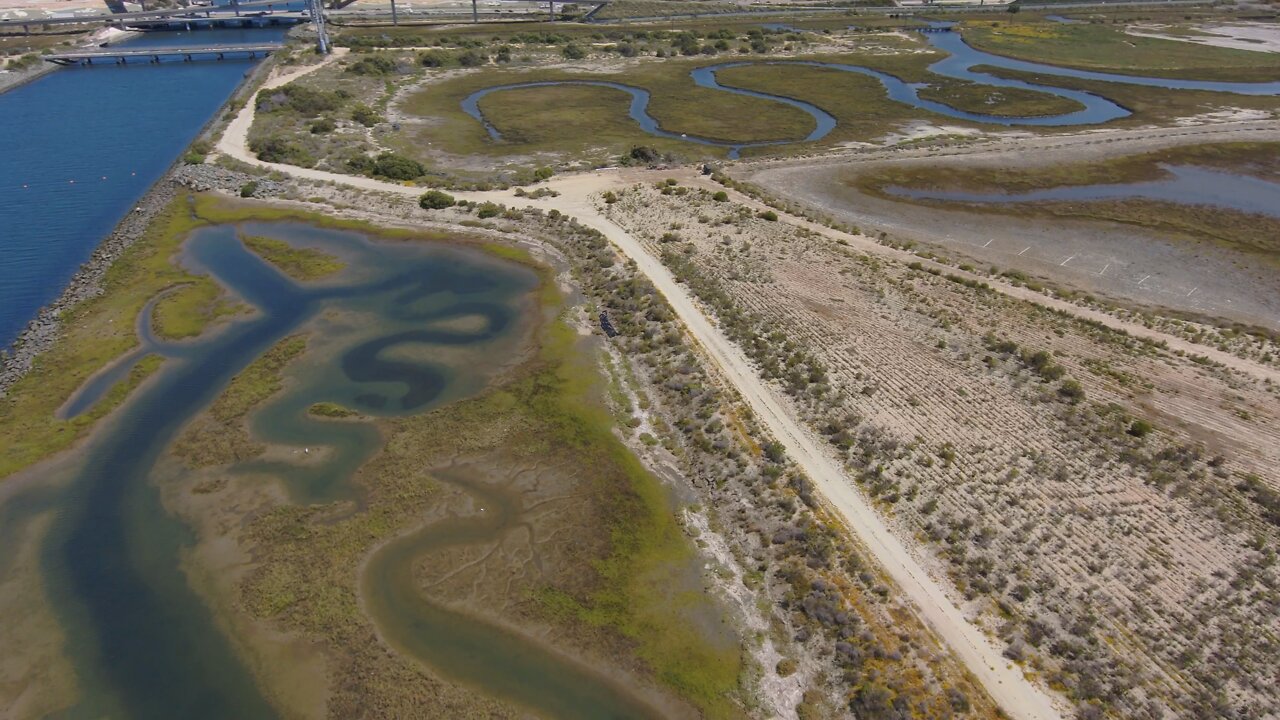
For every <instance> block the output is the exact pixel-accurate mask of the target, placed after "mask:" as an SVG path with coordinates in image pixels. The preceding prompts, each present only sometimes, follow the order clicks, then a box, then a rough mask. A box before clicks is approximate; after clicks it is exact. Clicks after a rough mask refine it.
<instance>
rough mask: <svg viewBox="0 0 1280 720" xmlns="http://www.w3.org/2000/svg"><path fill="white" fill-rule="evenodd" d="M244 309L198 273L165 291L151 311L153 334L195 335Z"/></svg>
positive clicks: (169, 336)
mask: <svg viewBox="0 0 1280 720" xmlns="http://www.w3.org/2000/svg"><path fill="white" fill-rule="evenodd" d="M243 311H244V305H242V304H240V303H239V302H236V301H234V300H231V299H230V298H228V297H227V295H226V293H224V292H223V290H222V288H221V287H219V286H218V284H217V283H216V282H214V281H213V280H212V279H210V278H209V277H207V276H201V277H199V278H197V279H196V280H193V281H192V282H189V283H186V284H183V285H181V286H179V287H177V288H175V289H174V290H172V291H170V292H169V293H166V294H165V296H164V297H163V298H161V299H160V301H159V302H157V303H156V306H155V308H154V309H153V311H152V314H151V326H152V329H153V330H154V331H155V333H156V335H157V336H159V337H162V338H165V339H167V340H181V339H183V338H191V337H196V336H198V335H200V334H201V333H203V332H204V331H205V328H207V327H209V325H211V324H213V323H215V322H217V321H218V320H219V319H221V318H224V317H228V316H231V315H236V314H239V313H241V312H243Z"/></svg>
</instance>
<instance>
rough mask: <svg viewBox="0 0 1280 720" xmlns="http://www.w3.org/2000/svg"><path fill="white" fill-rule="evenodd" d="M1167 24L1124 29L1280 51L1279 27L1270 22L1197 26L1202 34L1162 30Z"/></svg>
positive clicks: (1237, 47)
mask: <svg viewBox="0 0 1280 720" xmlns="http://www.w3.org/2000/svg"><path fill="white" fill-rule="evenodd" d="M1166 27H1167V26H1165V25H1134V26H1132V27H1126V28H1125V31H1124V32H1125V34H1126V35H1134V36H1136V37H1150V38H1160V39H1161V40H1175V41H1177V42H1189V43H1196V44H1197V45H1212V46H1214V47H1221V48H1230V49H1232V50H1253V51H1254V52H1280V26H1276V25H1267V24H1249V25H1233V24H1224V25H1197V26H1196V27H1195V28H1193V29H1194V30H1196V31H1198V32H1200V33H1203V34H1201V35H1172V34H1168V33H1164V32H1162V30H1164V29H1165V28H1166Z"/></svg>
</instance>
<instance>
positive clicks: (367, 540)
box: [243, 321, 742, 717]
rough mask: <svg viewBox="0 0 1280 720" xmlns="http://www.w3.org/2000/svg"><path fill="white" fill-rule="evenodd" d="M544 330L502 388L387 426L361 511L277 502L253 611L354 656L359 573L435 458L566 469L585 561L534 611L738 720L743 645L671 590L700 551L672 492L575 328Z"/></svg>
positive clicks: (422, 495)
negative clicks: (623, 421)
mask: <svg viewBox="0 0 1280 720" xmlns="http://www.w3.org/2000/svg"><path fill="white" fill-rule="evenodd" d="M540 334H541V344H540V346H539V350H538V353H537V356H536V358H535V359H534V360H532V361H531V364H530V365H527V366H526V367H524V368H521V369H520V370H518V371H516V373H515V375H514V377H513V378H512V379H511V380H509V381H508V382H505V383H503V384H501V385H500V386H498V387H495V388H493V389H491V390H489V391H488V392H486V393H485V394H483V395H481V396H480V397H477V398H473V399H471V400H466V401H463V402H459V403H455V404H453V405H450V406H446V407H444V408H441V409H439V410H437V411H434V412H431V413H427V414H425V415H421V416H413V417H408V418H398V419H395V420H390V421H387V422H386V423H385V424H383V427H384V428H385V429H386V431H387V434H388V442H387V445H386V447H385V448H384V450H383V451H382V452H381V453H379V455H378V456H377V457H376V458H375V459H374V460H373V461H371V463H370V464H369V465H367V466H366V467H364V468H362V469H361V471H360V472H359V476H358V480H359V482H360V483H361V484H362V486H363V488H364V490H365V503H364V509H363V510H362V511H361V512H359V513H357V514H355V515H353V516H350V517H346V518H344V519H341V520H338V521H333V520H332V518H331V517H330V509H329V508H325V507H316V508H298V507H282V508H279V509H277V510H274V511H272V512H270V513H268V514H267V515H265V516H263V517H262V518H260V519H259V520H257V521H255V523H254V525H253V528H252V533H253V537H254V539H255V541H256V542H257V543H258V545H259V546H260V554H261V557H262V558H263V564H262V565H261V567H259V568H258V569H257V570H256V571H255V572H254V573H253V574H252V575H251V577H250V578H249V580H248V582H247V583H246V584H245V586H244V588H243V601H244V602H245V604H246V606H247V607H248V608H249V609H250V610H252V611H253V612H254V613H255V614H257V615H259V616H262V617H277V618H281V619H284V620H286V621H287V622H289V623H290V624H293V625H296V626H297V627H300V628H303V629H305V630H306V631H308V632H310V633H316V634H319V635H321V636H323V637H325V638H326V639H328V640H329V641H330V642H332V643H333V644H334V645H336V646H337V647H339V648H347V647H349V644H350V643H352V642H353V641H354V638H355V637H356V636H357V635H358V634H359V627H360V626H361V625H363V624H365V623H367V620H365V619H364V618H363V616H362V615H361V613H360V610H359V603H358V601H357V594H358V584H357V579H356V575H357V573H356V568H357V567H358V565H359V564H360V562H361V560H362V558H363V557H364V556H365V555H366V554H367V553H368V552H369V551H371V550H372V549H373V548H374V547H376V546H377V545H378V544H379V543H380V542H382V541H383V540H385V539H388V538H390V537H393V536H394V535H396V534H397V533H399V532H401V531H402V530H403V529H404V528H406V527H410V526H412V525H413V524H414V523H415V522H417V521H418V520H417V519H418V518H420V517H421V514H422V512H423V511H424V508H425V507H426V506H427V504H428V503H430V502H431V501H432V498H433V496H434V493H435V489H436V487H437V485H436V481H435V480H434V479H432V477H431V475H430V470H429V468H430V467H432V465H433V464H436V463H447V462H449V460H450V459H451V458H454V457H475V456H486V457H496V458H504V457H505V458H509V459H510V460H515V461H516V462H518V463H519V464H520V465H521V466H523V465H525V464H528V463H535V464H542V463H546V464H548V465H557V464H564V463H568V464H570V467H572V468H574V469H575V471H577V470H580V472H581V474H582V476H583V477H584V478H587V479H585V480H583V483H584V487H583V488H582V489H581V493H582V495H583V496H584V497H583V498H582V499H581V500H580V502H582V503H583V508H582V511H581V512H579V513H576V516H577V519H576V520H575V521H574V522H575V533H578V534H579V535H580V536H581V540H580V542H579V545H580V552H581V553H583V554H584V555H585V557H584V558H583V559H584V561H585V562H586V563H587V564H585V565H584V566H582V567H563V568H558V569H556V570H555V571H553V573H552V574H553V575H554V576H555V578H556V580H555V581H554V584H552V585H549V586H545V587H540V588H536V589H533V590H532V597H533V599H534V600H535V601H536V603H537V607H538V610H537V612H536V613H535V615H536V616H537V617H539V618H541V620H542V621H544V622H550V623H552V624H555V625H560V626H563V627H565V629H566V631H568V632H570V633H571V634H572V635H573V636H574V637H578V638H587V640H588V644H589V645H590V646H592V647H595V648H596V649H597V650H599V649H600V648H601V647H603V648H604V649H605V650H606V651H608V652H611V653H612V652H623V653H629V652H634V654H635V656H637V657H638V658H639V659H640V660H641V661H643V663H644V665H645V666H647V667H648V668H649V669H650V670H651V671H652V673H653V675H654V676H655V677H656V678H657V679H658V680H660V681H661V682H662V683H664V684H666V685H668V686H670V687H671V688H672V689H674V690H675V691H677V692H678V693H680V694H681V695H682V696H684V697H686V698H688V699H689V700H691V701H693V702H694V703H695V704H697V705H698V706H699V707H700V708H701V709H702V710H703V711H704V712H705V713H706V714H707V715H708V716H709V717H731V716H732V715H733V712H732V708H733V707H734V706H733V704H732V700H731V699H730V697H731V695H732V693H733V692H734V691H735V689H736V687H737V683H738V675H739V672H740V671H741V667H742V660H741V657H740V651H739V648H738V646H737V645H736V644H731V645H729V646H727V647H720V646H719V645H718V644H716V643H710V642H708V640H707V638H706V635H705V633H704V632H703V630H702V629H701V628H700V627H698V626H697V625H696V623H694V622H693V621H692V620H691V613H690V610H691V608H692V609H696V608H700V607H705V605H706V603H708V602H710V601H709V600H708V599H707V598H706V597H705V596H703V595H701V594H696V593H695V594H689V593H675V594H673V593H671V592H670V591H669V589H670V588H671V587H672V582H671V579H672V578H675V577H677V576H679V575H680V574H681V573H682V572H683V570H684V569H685V568H687V567H688V566H689V563H690V562H691V561H692V560H693V554H692V549H691V547H690V546H689V545H688V543H687V541H686V540H685V539H684V537H683V535H682V534H681V531H680V528H679V527H678V525H677V524H676V522H675V520H674V516H673V513H672V509H671V507H670V505H669V504H668V502H667V499H666V497H665V493H664V491H663V489H662V487H661V486H660V485H659V484H658V482H657V481H656V480H655V479H654V478H653V477H652V476H651V475H649V473H648V472H647V471H645V470H644V468H643V467H642V466H641V465H640V463H639V461H638V460H637V459H636V458H635V457H634V456H633V455H631V453H630V452H629V451H628V450H627V449H626V447H625V446H623V445H622V444H621V443H620V442H619V441H618V440H617V439H616V438H614V436H613V434H612V432H611V431H610V428H611V427H612V419H611V418H610V417H609V416H608V413H607V411H606V410H604V408H603V407H602V406H601V405H600V404H599V402H598V400H597V397H596V394H597V391H598V387H597V385H598V378H597V377H596V373H595V368H594V367H593V366H592V363H591V360H590V358H589V357H588V356H586V355H584V354H583V353H582V352H581V349H580V348H579V346H578V336H577V334H576V333H575V332H574V331H573V330H572V329H570V328H569V327H568V326H566V325H564V324H563V323H561V322H558V321H556V322H552V323H549V324H546V325H544V327H543V328H542V330H541V333H540ZM510 460H508V461H510ZM531 466H533V465H531ZM583 628H585V631H584V630H583Z"/></svg>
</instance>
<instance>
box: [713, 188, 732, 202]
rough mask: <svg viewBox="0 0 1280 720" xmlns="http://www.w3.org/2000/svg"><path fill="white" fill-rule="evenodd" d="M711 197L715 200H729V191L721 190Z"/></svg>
mask: <svg viewBox="0 0 1280 720" xmlns="http://www.w3.org/2000/svg"><path fill="white" fill-rule="evenodd" d="M711 199H712V200H715V201H716V202H729V193H727V192H725V191H723V190H721V191H720V192H718V193H716V194H715V195H712V196H711Z"/></svg>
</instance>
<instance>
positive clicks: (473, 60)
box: [458, 50, 489, 67]
mask: <svg viewBox="0 0 1280 720" xmlns="http://www.w3.org/2000/svg"><path fill="white" fill-rule="evenodd" d="M488 62H489V56H488V55H484V54H481V53H478V52H476V51H475V50H468V51H466V52H464V53H462V54H461V55H459V56H458V64H459V65H461V66H462V67H479V66H481V65H485V64H487V63H488Z"/></svg>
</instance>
